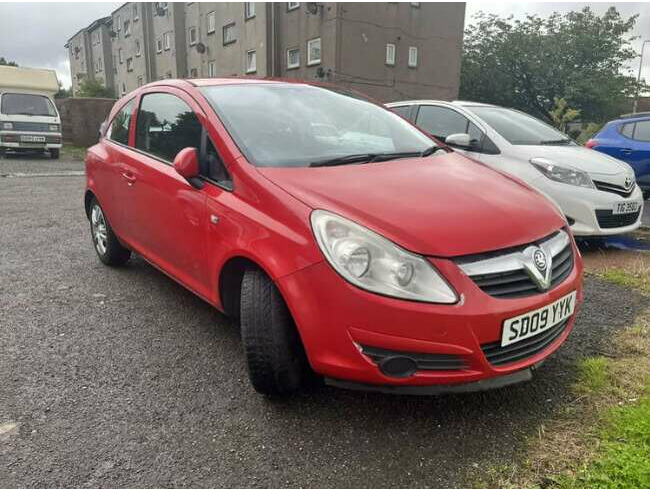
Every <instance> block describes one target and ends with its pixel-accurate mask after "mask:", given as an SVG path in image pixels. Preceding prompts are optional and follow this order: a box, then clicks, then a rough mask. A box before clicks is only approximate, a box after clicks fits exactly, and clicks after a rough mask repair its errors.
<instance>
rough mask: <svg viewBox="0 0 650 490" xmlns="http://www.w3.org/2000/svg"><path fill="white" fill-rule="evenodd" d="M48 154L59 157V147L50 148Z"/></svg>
mask: <svg viewBox="0 0 650 490" xmlns="http://www.w3.org/2000/svg"><path fill="white" fill-rule="evenodd" d="M50 156H51V157H52V158H53V159H54V160H57V159H58V158H59V149H58V148H55V149H52V150H50Z"/></svg>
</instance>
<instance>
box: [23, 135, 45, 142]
mask: <svg viewBox="0 0 650 490" xmlns="http://www.w3.org/2000/svg"><path fill="white" fill-rule="evenodd" d="M20 141H22V142H23V143H45V136H31V135H23V136H21V137H20Z"/></svg>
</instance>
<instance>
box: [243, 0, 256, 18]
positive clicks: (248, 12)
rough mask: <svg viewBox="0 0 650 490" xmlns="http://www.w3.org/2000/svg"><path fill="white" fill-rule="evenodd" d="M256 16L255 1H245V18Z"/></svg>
mask: <svg viewBox="0 0 650 490" xmlns="http://www.w3.org/2000/svg"><path fill="white" fill-rule="evenodd" d="M253 17H255V3H253V2H244V19H246V20H248V19H252V18H253Z"/></svg>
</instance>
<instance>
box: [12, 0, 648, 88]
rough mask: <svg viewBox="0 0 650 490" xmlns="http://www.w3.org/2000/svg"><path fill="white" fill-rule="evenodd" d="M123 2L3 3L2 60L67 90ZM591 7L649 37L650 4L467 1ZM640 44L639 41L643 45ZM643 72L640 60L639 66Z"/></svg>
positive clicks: (535, 9)
mask: <svg viewBox="0 0 650 490" xmlns="http://www.w3.org/2000/svg"><path fill="white" fill-rule="evenodd" d="M119 5H121V2H106V3H104V2H80V3H28V2H8V3H4V2H1V1H0V56H3V57H5V58H7V59H9V60H13V61H16V62H17V63H18V64H19V65H22V66H31V67H37V68H53V69H55V70H56V71H57V74H58V76H59V80H61V82H62V83H63V85H64V86H65V87H69V86H70V68H69V63H68V55H67V52H66V50H65V48H64V47H63V45H64V44H65V42H66V41H67V40H68V39H69V38H70V37H71V36H72V35H73V34H74V33H75V32H77V31H78V30H79V29H81V28H82V27H85V26H87V25H88V24H90V23H91V22H92V21H94V20H95V19H97V18H99V17H103V16H105V15H109V14H110V13H111V12H112V11H113V10H115V9H116V8H117V7H118V6H119ZM585 5H590V6H591V7H592V8H593V9H594V10H595V11H596V12H598V13H602V12H604V11H605V10H606V9H607V8H608V7H609V6H610V5H615V6H616V8H618V10H619V11H620V12H621V14H622V15H624V16H629V15H632V14H635V13H639V14H641V16H640V17H639V19H638V21H637V26H636V29H635V34H636V35H640V36H642V37H643V39H650V4H649V3H609V2H607V3H573V2H570V3H569V2H548V3H539V2H535V3H532V2H531V3H526V2H468V3H467V16H466V23H468V22H471V19H472V16H473V14H475V13H476V12H478V11H480V10H483V11H486V12H494V13H497V14H501V15H509V14H513V15H515V16H516V17H523V16H524V15H525V14H529V13H530V14H532V13H536V14H539V15H541V16H547V15H548V14H550V13H552V12H553V11H560V12H566V11H570V10H576V9H581V8H582V7H584V6H585ZM640 43H641V41H640V40H639V41H637V42H636V46H637V47H640ZM643 65H644V69H643V76H644V77H645V78H646V79H649V78H650V46H647V47H646V55H645V56H644V63H643ZM634 67H635V70H636V69H638V60H637V61H636V62H635V65H634Z"/></svg>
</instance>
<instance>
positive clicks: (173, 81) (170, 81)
mask: <svg viewBox="0 0 650 490" xmlns="http://www.w3.org/2000/svg"><path fill="white" fill-rule="evenodd" d="M253 84H256V85H258V84H275V85H280V84H295V85H314V86H319V85H326V84H320V83H311V82H309V81H305V80H294V79H279V78H254V77H222V78H191V79H180V78H167V79H164V80H158V81H155V82H151V83H148V84H146V85H144V86H143V87H142V88H147V87H160V86H166V87H170V86H171V87H178V88H187V87H188V86H189V87H211V86H218V85H253Z"/></svg>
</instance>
